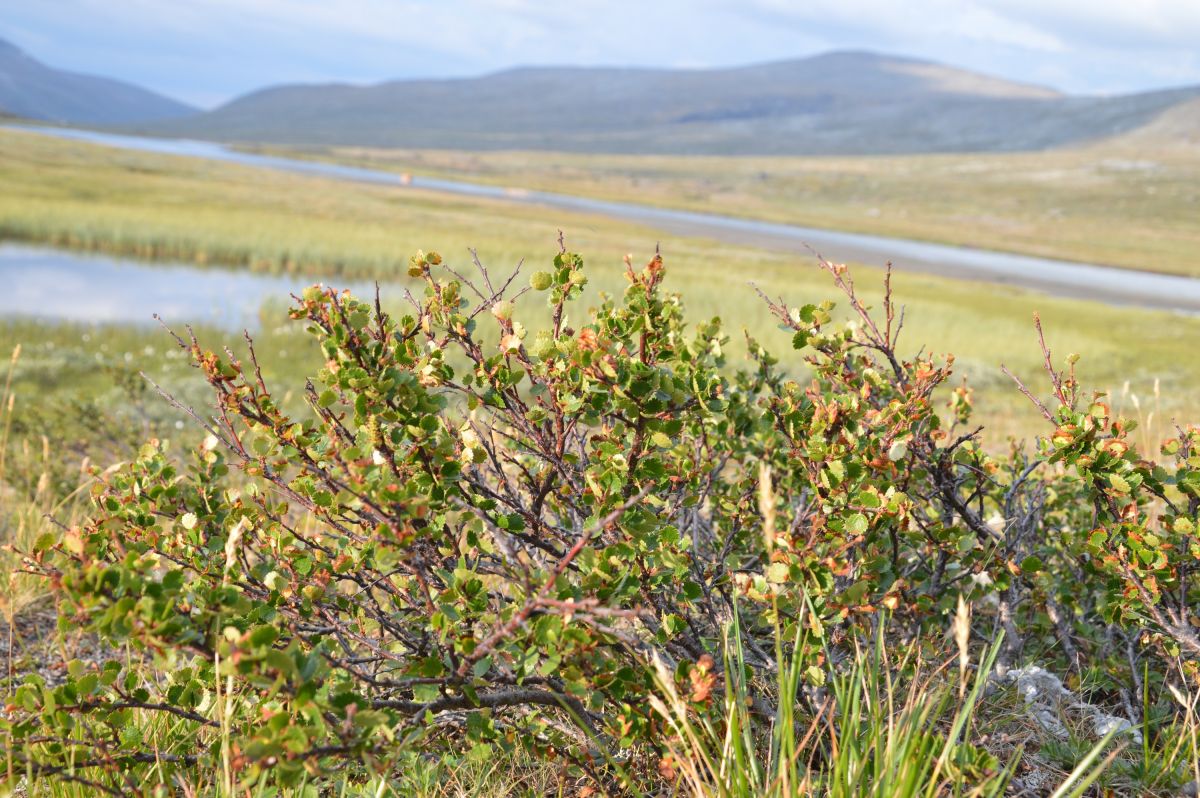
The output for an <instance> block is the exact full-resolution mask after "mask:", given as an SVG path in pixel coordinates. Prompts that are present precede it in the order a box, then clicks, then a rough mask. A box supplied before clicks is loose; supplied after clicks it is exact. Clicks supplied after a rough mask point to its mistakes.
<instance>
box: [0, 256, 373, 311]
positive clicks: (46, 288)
mask: <svg viewBox="0 0 1200 798" xmlns="http://www.w3.org/2000/svg"><path fill="white" fill-rule="evenodd" d="M315 282H318V279H317V278H312V277H309V278H303V277H283V276H273V275H261V274H254V273H251V272H247V271H245V270H241V271H237V270H233V269H218V268H207V267H206V268H200V267H196V266H188V265H183V264H178V265H172V264H158V263H155V264H148V263H138V262H137V261H130V260H125V259H122V258H112V257H108V256H104V255H86V254H76V253H72V252H63V251H60V250H55V249H48V248H44V247H30V246H24V245H19V244H0V283H2V284H3V285H4V290H3V291H0V317H18V316H25V317H33V318H42V319H53V320H57V321H77V322H88V323H109V322H121V323H135V324H155V323H156V322H155V321H154V318H153V316H154V314H155V313H157V314H158V315H160V316H162V317H163V319H164V320H165V321H166V322H168V323H169V324H172V325H180V324H205V325H210V326H215V327H220V328H222V329H227V330H234V331H237V330H242V329H256V328H258V327H259V312H260V310H261V309H262V307H263V305H264V303H268V302H271V303H275V304H276V305H277V306H278V307H279V308H281V309H282V308H283V306H284V304H285V303H287V302H288V301H289V296H290V294H292V293H296V294H299V293H300V292H301V291H302V290H303V289H304V288H305V287H306V286H309V285H312V284H313V283H315ZM328 282H330V284H332V285H336V286H337V287H339V288H342V287H345V288H350V289H351V290H353V291H355V292H356V293H358V294H359V295H360V296H364V295H371V294H373V292H374V286H373V285H367V284H365V283H345V282H342V281H338V280H333V281H328ZM279 315H280V318H281V319H282V318H283V315H282V312H281V313H280V314H279Z"/></svg>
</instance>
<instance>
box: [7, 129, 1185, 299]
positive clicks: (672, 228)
mask: <svg viewBox="0 0 1200 798" xmlns="http://www.w3.org/2000/svg"><path fill="white" fill-rule="evenodd" d="M0 127H7V128H9V129H19V130H24V131H31V132H35V133H41V134H44V135H49V136H59V137H62V138H68V139H74V140H79V141H86V142H90V143H93V144H100V145H105V146H109V147H119V148H123V149H133V150H140V151H144V152H157V153H163V154H169V155H181V156H187V157H192V158H206V159H209V160H215V161H225V162H230V163H237V164H242V165H245V166H253V167H259V168H265V169H276V170H281V171H286V172H293V173H299V174H307V175H315V176H319V177H327V178H335V179H339V180H348V181H353V182H360V183H372V184H382V185H389V186H395V187H396V188H398V189H403V188H405V187H411V188H416V189H425V190H433V191H441V192H448V193H454V194H465V195H469V196H474V197H485V198H489V199H496V200H504V201H507V202H515V203H526V204H533V205H542V206H546V207H550V208H559V209H562V210H569V211H580V212H585V213H594V214H601V215H604V216H608V217H611V218H614V219H621V220H627V221H631V222H636V223H638V224H644V225H648V226H650V227H654V228H656V229H660V230H663V231H666V232H669V233H674V234H678V235H685V236H700V237H705V238H711V239H716V240H719V241H724V242H728V243H734V244H739V245H746V246H754V247H762V248H766V249H773V250H780V251H785V252H795V253H798V254H803V255H805V256H811V254H812V253H813V252H820V253H822V254H823V255H824V256H825V257H827V258H829V259H831V260H835V261H847V262H858V263H867V264H877V265H882V264H883V263H885V262H887V261H891V262H892V263H893V264H894V266H895V268H896V269H898V270H913V271H921V272H928V273H933V274H938V275H944V276H950V277H956V278H965V279H976V280H983V281H987V282H993V283H1007V284H1011V285H1016V286H1021V287H1024V288H1030V289H1034V290H1037V291H1043V292H1046V293H1052V294H1058V295H1062V296H1070V297H1077V298H1082V299H1092V300H1099V301H1103V302H1109V303H1113V304H1123V305H1136V306H1142V307H1148V308H1158V309H1163V310H1174V311H1182V312H1187V313H1198V312H1200V279H1195V278H1190V277H1180V276H1175V275H1167V274H1157V273H1152V272H1142V271H1135V270H1131V269H1119V268H1114V267H1109V266H1101V265H1097V264H1088V263H1075V262H1071V261H1063V260H1055V259H1051V258H1039V257H1032V256H1027V255H1014V254H1010V253H1004V252H995V251H991V250H984V249H974V248H971V247H958V246H948V245H945V244H933V243H928V242H924V241H915V240H912V239H904V238H889V237H884V236H875V235H864V234H859V233H843V232H838V231H833V230H821V229H817V228H811V227H801V226H797V225H789V224H778V223H774V222H761V221H755V220H753V219H742V218H737V217H733V216H721V215H718V214H711V213H696V212H692V211H680V210H671V209H667V208H656V207H651V206H646V205H638V204H635V203H626V202H612V201H607V200H597V199H588V198H586V197H578V196H574V195H569V194H558V193H553V192H547V191H532V190H524V189H517V188H503V187H498V186H487V185H480V184H477V183H469V182H463V181H454V180H442V179H438V178H431V177H420V176H413V177H412V179H411V181H410V182H408V183H402V182H401V179H400V176H399V175H397V174H395V173H392V172H387V171H383V170H378V169H367V168H362V167H354V166H342V165H339V164H333V163H323V162H318V161H305V160H299V159H294V158H283V157H278V156H273V155H261V154H256V153H247V152H240V151H238V150H235V149H231V148H229V147H227V146H224V145H222V144H217V143H214V142H209V141H194V140H188V139H159V138H148V137H142V136H126V135H117V134H112V133H101V132H96V131H89V130H75V129H68V128H55V127H39V126H11V125H10V126H0ZM9 284H10V285H11V282H10V283H9Z"/></svg>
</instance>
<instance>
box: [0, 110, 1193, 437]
mask: <svg viewBox="0 0 1200 798" xmlns="http://www.w3.org/2000/svg"><path fill="white" fill-rule="evenodd" d="M514 157H515V156H514ZM555 157H557V156H555ZM601 185H603V181H601ZM0 188H2V189H3V190H2V191H0V236H2V237H3V238H7V239H13V240H26V241H39V242H48V243H53V244H56V245H60V246H68V247H74V248H78V249H85V250H101V251H107V252H114V253H119V254H129V255H134V256H141V257H146V258H159V259H178V260H185V261H192V262H197V263H206V264H219V263H223V264H229V265H235V266H242V267H249V268H252V269H260V270H270V271H279V270H287V271H294V272H301V273H305V274H309V275H312V276H313V278H314V280H315V279H317V278H321V277H324V278H327V279H328V278H331V277H332V278H334V279H333V280H332V281H333V282H336V278H337V277H339V276H344V277H347V278H349V277H354V278H363V277H369V278H381V279H402V278H399V275H401V274H402V273H403V265H404V264H405V263H406V262H407V259H408V256H409V254H410V253H411V252H412V251H413V250H416V249H418V248H424V249H427V250H430V249H436V250H438V251H440V252H442V253H443V254H444V255H445V256H446V257H447V258H448V259H449V261H450V262H451V263H452V264H455V265H457V266H458V267H460V268H462V269H469V268H470V256H469V253H468V247H477V248H478V252H479V256H480V258H481V259H482V260H483V261H484V262H485V263H487V264H489V265H490V266H491V267H492V268H493V269H496V270H502V269H505V268H508V267H511V266H512V265H514V264H516V263H517V262H518V261H521V260H522V259H524V260H525V261H526V262H528V263H530V264H531V265H542V264H544V263H546V262H547V261H548V259H549V258H550V257H551V256H552V255H553V253H554V252H555V251H556V250H557V237H558V231H559V230H560V229H561V230H563V231H564V233H565V236H566V240H567V243H568V245H569V246H570V247H571V248H572V249H574V250H576V251H579V252H582V253H583V254H584V255H585V257H586V258H587V262H588V264H589V273H590V275H591V278H592V281H593V286H595V287H596V288H598V289H603V290H608V291H619V290H620V288H621V285H622V278H621V274H622V272H623V270H624V266H623V264H622V262H621V259H622V256H623V255H624V254H625V253H634V257H635V260H639V261H640V260H644V259H647V258H648V257H649V255H650V254H651V253H652V252H653V250H654V247H655V245H656V244H661V247H662V249H663V252H664V255H665V257H666V260H667V264H668V270H669V272H668V275H669V277H668V280H669V284H671V285H673V287H674V288H675V289H677V290H680V291H682V292H683V293H684V295H685V300H686V303H687V305H688V307H689V309H690V314H691V317H692V318H694V319H697V320H698V319H702V318H708V317H711V316H714V315H719V316H721V317H722V318H723V319H724V320H725V322H726V325H727V328H728V329H729V330H730V331H731V332H732V334H733V336H734V338H735V340H734V341H733V342H732V344H731V347H730V349H731V352H732V353H733V358H732V361H733V362H734V363H735V364H736V363H738V362H740V356H741V354H740V353H741V352H742V351H743V348H742V346H741V343H740V340H738V339H740V330H741V329H742V328H745V329H747V330H748V331H749V332H750V333H751V334H753V335H754V336H756V337H758V338H759V339H760V340H762V341H764V342H766V343H768V344H769V345H771V346H772V347H773V348H774V349H776V350H777V351H779V352H781V353H782V354H786V353H787V349H788V340H787V338H786V336H784V335H782V334H780V333H778V332H777V331H776V329H775V324H774V323H773V321H772V320H771V319H770V318H769V317H768V314H767V313H766V311H765V309H764V307H763V305H762V303H761V301H760V300H759V299H758V297H757V296H756V295H755V293H754V291H753V289H752V288H751V287H750V285H748V283H750V282H754V283H755V284H757V285H758V286H759V287H761V288H762V289H763V290H764V291H766V292H768V293H770V294H772V295H783V296H785V297H786V298H787V300H788V301H789V302H790V303H793V304H803V303H806V302H813V301H819V300H822V299H826V298H833V299H837V297H835V296H834V288H833V286H832V285H831V284H830V281H829V280H828V278H827V276H826V275H825V274H824V272H822V271H821V270H820V269H819V268H818V266H817V265H816V264H815V263H814V262H813V261H812V260H810V259H805V258H797V257H795V256H790V255H784V254H780V253H773V252H765V251H758V250H753V249H747V248H740V247H735V246H731V245H727V244H721V243H716V242H712V241H707V240H703V239H684V238H677V237H671V236H663V235H660V234H659V233H657V232H656V231H654V230H652V229H649V228H646V227H639V226H637V225H631V224H626V223H619V222H613V221H611V220H608V219H604V218H601V217H595V216H587V215H581V214H572V213H566V212H560V211H554V212H550V211H546V210H545V209H540V208H536V207H527V206H520V205H511V204H505V203H502V202H495V201H487V200H478V199H471V198H462V197H450V196H445V195H439V194H434V193H429V192H420V191H414V190H412V189H404V188H399V187H397V188H391V187H384V186H378V187H375V186H363V185H357V184H348V183H340V182H336V181H331V180H324V179H319V178H313V177H303V176H293V175H286V174H280V173H275V172H268V171H263V170H256V169H250V168H245V167H239V166H233V165H223V164H214V163H208V162H202V161H197V160H189V159H185V158H178V157H172V156H162V155H153V154H145V153H136V152H129V151H119V150H112V149H106V148H101V147H97V146H94V145H89V144H83V143H76V142H66V141H59V140H54V139H50V138H47V137H42V136H36V135H31V134H25V133H16V132H8V131H0ZM948 227H953V225H948ZM855 274H856V275H857V278H858V281H859V284H860V286H862V290H863V293H864V294H866V295H867V296H870V297H875V298H878V296H879V292H878V285H879V283H880V280H881V276H882V275H881V273H880V272H879V270H877V269H872V268H867V267H856V269H855ZM894 282H895V289H896V295H897V299H898V300H899V302H901V303H902V304H903V305H904V306H905V307H906V326H905V333H904V341H905V342H907V346H908V348H909V349H910V351H913V352H915V351H917V350H918V349H920V348H925V349H926V350H927V351H929V350H932V351H934V352H953V353H955V354H956V356H957V370H958V372H959V373H960V374H963V375H966V376H967V377H969V378H970V381H971V383H972V384H973V385H975V386H976V388H977V389H978V392H979V393H978V407H979V410H980V413H981V420H982V421H984V422H986V423H990V424H992V425H993V426H998V427H1000V429H1001V430H1002V431H1004V432H1011V433H1014V434H1019V435H1022V436H1028V435H1029V434H1031V433H1033V432H1037V431H1040V430H1041V426H1040V425H1039V424H1038V422H1037V417H1036V415H1035V413H1034V412H1033V411H1032V409H1031V408H1030V407H1028V403H1027V402H1026V400H1024V399H1023V398H1022V397H1020V396H1019V395H1018V394H1017V392H1016V391H1015V390H1014V389H1013V387H1012V386H1011V384H1010V382H1009V380H1008V379H1007V378H1006V377H1004V376H1003V375H1002V374H1001V373H1000V371H999V364H1000V363H1001V362H1005V363H1007V364H1008V365H1009V366H1010V367H1011V368H1012V369H1013V370H1014V371H1016V372H1017V373H1019V374H1022V375H1024V376H1025V377H1027V378H1028V379H1029V380H1030V381H1031V384H1033V385H1035V386H1042V385H1044V383H1043V381H1041V380H1040V379H1039V370H1040V363H1041V354H1040V351H1039V350H1038V348H1037V345H1036V339H1035V336H1034V332H1033V328H1032V324H1031V317H1032V313H1033V312H1034V311H1035V310H1036V311H1038V312H1040V313H1041V315H1042V318H1043V320H1044V322H1045V325H1046V330H1047V333H1048V337H1049V340H1050V342H1051V344H1052V346H1053V348H1054V350H1055V352H1057V353H1058V354H1059V355H1063V356H1065V355H1066V354H1067V353H1069V352H1080V353H1082V354H1083V356H1084V358H1083V361H1082V362H1081V364H1080V366H1081V374H1082V377H1083V380H1084V382H1085V384H1086V385H1087V386H1089V387H1095V388H1096V389H1099V390H1114V391H1117V392H1120V391H1121V389H1122V387H1123V386H1124V385H1125V383H1126V382H1128V383H1129V392H1131V393H1133V394H1137V395H1139V396H1140V397H1141V398H1142V401H1141V406H1142V409H1143V411H1144V412H1146V413H1148V412H1149V409H1150V408H1149V404H1151V402H1149V401H1148V400H1147V397H1148V396H1150V395H1152V394H1153V393H1154V386H1155V384H1156V381H1157V382H1158V383H1159V384H1160V387H1161V392H1160V393H1161V404H1162V407H1161V409H1160V410H1159V414H1158V419H1159V420H1160V421H1162V420H1164V419H1165V417H1178V418H1179V419H1180V420H1181V421H1186V420H1190V419H1193V418H1196V417H1197V416H1198V415H1200V414H1197V412H1196V410H1197V409H1198V408H1200V402H1197V400H1196V399H1195V394H1196V392H1195V388H1196V386H1197V385H1200V362H1197V360H1196V359H1195V358H1193V357H1191V349H1192V342H1194V341H1196V340H1197V339H1198V334H1200V319H1195V318H1189V317H1184V316H1180V315H1175V314H1169V313H1161V312H1149V311H1140V310H1134V309H1128V308H1113V307H1109V306H1105V305H1100V304H1095V303H1088V302H1080V301H1071V300H1063V299H1057V298H1052V297H1046V296H1043V295H1038V294H1033V293H1028V292H1024V291H1020V290H1016V289H1012V288H1006V287H1000V286H995V285H989V284H983V283H977V282H968V281H956V280H947V279H941V278H935V277H930V276H925V275H917V274H900V275H897V276H896V278H895V281H894ZM275 312H276V313H278V314H279V318H281V319H282V311H281V310H276V311H275ZM38 330H39V331H35V330H34V329H31V328H30V327H29V326H28V325H25V324H14V323H12V322H9V323H4V324H0V352H7V351H10V350H11V348H12V346H13V345H14V344H16V343H25V344H26V345H27V346H28V345H30V344H32V343H33V342H34V341H33V340H32V339H37V338H38V337H39V336H44V339H45V340H55V339H56V337H57V336H58V335H59V332H57V331H56V328H54V327H45V326H39V327H38ZM111 334H116V333H111ZM122 334H124V333H122ZM136 335H140V336H144V337H145V340H146V341H147V342H148V344H150V345H159V346H161V345H163V344H165V343H167V341H166V339H165V336H164V335H163V334H162V333H159V332H157V331H154V330H149V331H142V330H138V331H136ZM72 336H74V338H75V339H77V338H78V335H77V334H76V333H75V332H71V333H69V334H68V335H67V336H66V337H67V338H71V337H72ZM228 337H230V338H233V336H228ZM126 348H127V349H129V351H134V352H136V351H137V347H126ZM797 366H798V364H797ZM47 368H49V367H47ZM37 373H38V368H37V367H36V366H35V365H34V364H33V363H30V364H28V365H27V366H24V367H22V368H21V370H20V371H19V374H18V376H19V380H18V387H19V388H20V391H21V392H32V391H33V390H34V386H37V387H36V390H37V391H39V392H40V394H39V395H41V396H45V395H47V393H50V394H52V393H53V392H54V390H55V386H54V383H55V380H54V377H53V372H45V374H44V375H43V376H40V377H39V376H37ZM46 374H48V375H50V376H46ZM59 383H60V385H59V388H60V389H62V390H69V391H74V392H78V389H77V387H76V386H75V385H74V384H72V383H71V382H70V381H67V380H59ZM85 390H91V389H85ZM18 398H20V395H18Z"/></svg>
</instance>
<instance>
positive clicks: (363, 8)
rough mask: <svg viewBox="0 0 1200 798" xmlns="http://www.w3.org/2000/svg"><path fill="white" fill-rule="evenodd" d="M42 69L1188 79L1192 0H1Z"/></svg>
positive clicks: (1123, 85) (367, 77) (1197, 78)
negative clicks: (809, 68) (788, 67)
mask: <svg viewBox="0 0 1200 798" xmlns="http://www.w3.org/2000/svg"><path fill="white" fill-rule="evenodd" d="M5 5H6V6H7V7H6V8H5V9H4V10H3V12H2V13H0V37H2V38H5V39H8V40H10V41H12V42H13V43H15V44H17V45H18V46H20V47H22V48H24V49H25V50H27V51H28V52H30V53H31V54H32V55H34V56H35V57H37V58H39V59H41V60H42V61H45V62H47V63H49V64H52V65H54V66H58V67H63V68H68V69H74V70H78V71H86V72H94V73H98V74H104V75H109V76H112V77H117V78H122V79H125V80H130V81H133V82H136V83H140V84H142V85H144V86H147V87H149V88H153V89H155V90H157V91H161V92H163V93H166V94H169V95H172V96H175V97H178V98H180V99H183V100H186V101H189V102H192V103H195V104H198V105H202V106H213V105H216V104H219V103H221V102H223V101H225V100H228V99H231V98H232V97H235V96H237V95H239V94H242V93H245V92H247V91H250V90H253V89H255V88H259V87H262V86H265V85H269V84H275V83H284V82H329V81H350V82H375V81H380V80H385V79H390V78H406V77H440V76H460V75H474V74H479V73H483V72H489V71H493V70H497V69H502V68H505V67H508V66H513V65H520V64H579V65H598V64H604V65H636V66H673V67H702V66H724V65H734V64H744V63H751V62H757V61H768V60H775V59H782V58H794V57H799V56H805V55H812V54H815V53H819V52H824V51H828V50H834V49H849V48H852V49H868V50H876V51H880V52H889V53H897V54H903V55H910V56H916V57H921V58H928V59H931V60H935V61H942V62H944V63H949V64H954V65H958V66H965V67H969V68H972V69H975V70H979V71H983V72H990V73H993V74H997V75H1001V76H1003V77H1008V78H1013V79H1017V80H1023V81H1028V82H1034V83H1042V84H1048V85H1052V86H1055V87H1057V88H1061V89H1064V90H1068V91H1074V92H1088V93H1117V92H1125V91H1137V90H1142V89H1149V88H1157V87H1160V86H1169V85H1180V84H1188V83H1200V0H636V1H635V2H626V1H625V0H440V2H426V1H425V0H7V2H6V3H5Z"/></svg>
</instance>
